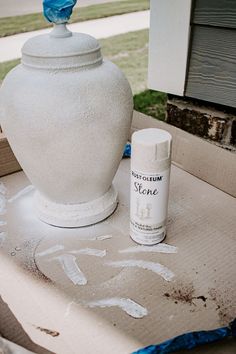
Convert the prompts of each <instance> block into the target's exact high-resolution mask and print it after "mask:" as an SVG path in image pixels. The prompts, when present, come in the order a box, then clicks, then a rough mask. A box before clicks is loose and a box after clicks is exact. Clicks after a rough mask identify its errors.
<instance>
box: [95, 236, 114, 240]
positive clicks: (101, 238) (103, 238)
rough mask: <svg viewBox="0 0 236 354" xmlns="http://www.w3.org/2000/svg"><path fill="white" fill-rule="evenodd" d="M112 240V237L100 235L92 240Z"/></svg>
mask: <svg viewBox="0 0 236 354" xmlns="http://www.w3.org/2000/svg"><path fill="white" fill-rule="evenodd" d="M111 238H112V235H101V236H97V237H95V238H94V239H92V240H99V241H104V240H109V239H111Z"/></svg>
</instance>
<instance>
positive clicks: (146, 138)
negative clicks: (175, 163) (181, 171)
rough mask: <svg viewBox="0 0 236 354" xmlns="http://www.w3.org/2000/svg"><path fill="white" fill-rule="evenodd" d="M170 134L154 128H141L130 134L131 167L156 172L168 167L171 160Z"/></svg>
mask: <svg viewBox="0 0 236 354" xmlns="http://www.w3.org/2000/svg"><path fill="white" fill-rule="evenodd" d="M171 143H172V137H171V135H170V134H169V133H168V132H167V131H165V130H163V129H156V128H148V129H142V130H139V131H137V132H135V133H134V134H133V135H132V153H131V165H132V169H134V170H138V171H141V172H149V173H156V172H161V171H164V170H165V169H167V168H169V166H170V162H171Z"/></svg>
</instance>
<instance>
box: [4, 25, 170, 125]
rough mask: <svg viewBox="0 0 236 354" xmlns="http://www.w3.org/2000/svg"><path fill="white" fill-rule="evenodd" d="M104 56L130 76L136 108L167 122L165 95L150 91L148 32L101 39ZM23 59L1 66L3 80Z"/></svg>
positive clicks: (143, 31)
mask: <svg viewBox="0 0 236 354" xmlns="http://www.w3.org/2000/svg"><path fill="white" fill-rule="evenodd" d="M99 42H100V44H101V46H102V52H103V56H104V57H105V58H108V59H110V60H112V61H113V63H115V64H116V65H118V66H119V67H120V68H121V69H122V71H123V72H124V73H125V75H126V76H127V78H128V80H129V82H130V84H131V87H132V90H133V93H134V108H135V109H136V110H137V111H140V112H143V113H145V114H148V115H151V116H153V117H155V118H158V119H160V120H164V119H165V108H166V94H165V93H161V92H156V91H151V90H147V66H148V30H142V31H137V32H130V33H126V34H121V35H118V36H114V37H110V38H106V39H102V40H100V41H99ZM19 62H20V60H19V59H18V60H12V61H9V62H5V63H0V80H3V78H4V77H5V75H6V74H7V72H8V71H9V70H11V69H12V68H13V67H14V66H15V65H17V64H19Z"/></svg>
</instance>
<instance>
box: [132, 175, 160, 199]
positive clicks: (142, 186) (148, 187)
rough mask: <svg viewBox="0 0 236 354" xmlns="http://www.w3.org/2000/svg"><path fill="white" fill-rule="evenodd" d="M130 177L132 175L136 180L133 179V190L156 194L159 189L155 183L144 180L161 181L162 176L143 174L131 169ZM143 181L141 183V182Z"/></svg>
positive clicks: (143, 193) (140, 192) (142, 193)
mask: <svg viewBox="0 0 236 354" xmlns="http://www.w3.org/2000/svg"><path fill="white" fill-rule="evenodd" d="M132 177H134V178H135V179H136V180H138V181H134V183H133V188H134V189H133V190H134V192H136V193H138V194H141V195H153V196H155V195H157V194H158V193H159V190H158V188H157V185H156V183H154V184H153V185H152V184H149V183H148V184H147V183H146V182H161V181H162V180H163V176H161V175H158V176H148V175H147V176H145V175H143V174H139V173H137V172H134V171H132ZM142 182H143V183H142Z"/></svg>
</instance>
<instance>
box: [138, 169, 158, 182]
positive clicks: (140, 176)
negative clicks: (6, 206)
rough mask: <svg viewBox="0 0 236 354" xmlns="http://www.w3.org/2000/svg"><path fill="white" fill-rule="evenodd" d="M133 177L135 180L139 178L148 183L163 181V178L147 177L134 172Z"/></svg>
mask: <svg viewBox="0 0 236 354" xmlns="http://www.w3.org/2000/svg"><path fill="white" fill-rule="evenodd" d="M132 176H133V177H134V178H137V179H139V180H142V181H147V182H158V181H162V179H163V176H145V175H140V174H138V173H136V172H134V171H132Z"/></svg>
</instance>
